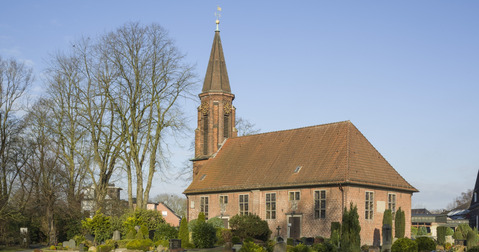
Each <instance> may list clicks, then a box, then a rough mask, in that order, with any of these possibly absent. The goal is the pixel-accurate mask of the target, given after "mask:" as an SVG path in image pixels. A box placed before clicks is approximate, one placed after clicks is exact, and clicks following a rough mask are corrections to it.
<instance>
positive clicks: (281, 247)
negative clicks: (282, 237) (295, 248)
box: [273, 241, 286, 252]
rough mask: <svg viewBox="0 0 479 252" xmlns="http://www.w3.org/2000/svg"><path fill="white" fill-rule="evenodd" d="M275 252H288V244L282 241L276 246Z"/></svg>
mask: <svg viewBox="0 0 479 252" xmlns="http://www.w3.org/2000/svg"><path fill="white" fill-rule="evenodd" d="M273 252H286V242H284V241H280V242H278V243H276V244H275V245H274V250H273Z"/></svg>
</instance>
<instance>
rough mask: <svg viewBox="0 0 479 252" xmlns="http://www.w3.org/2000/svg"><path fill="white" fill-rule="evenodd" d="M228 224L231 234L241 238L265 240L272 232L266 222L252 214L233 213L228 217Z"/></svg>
mask: <svg viewBox="0 0 479 252" xmlns="http://www.w3.org/2000/svg"><path fill="white" fill-rule="evenodd" d="M230 226H231V230H232V232H233V234H234V235H236V236H239V237H240V238H242V239H245V238H247V237H251V238H253V239H257V240H262V241H267V240H268V239H269V237H270V236H271V233H272V232H271V230H270V229H269V226H268V223H267V222H266V221H265V220H262V219H261V218H260V217H259V216H257V215H254V214H248V215H235V216H233V217H232V218H231V219H230Z"/></svg>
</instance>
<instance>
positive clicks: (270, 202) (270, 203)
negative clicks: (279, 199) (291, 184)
mask: <svg viewBox="0 0 479 252" xmlns="http://www.w3.org/2000/svg"><path fill="white" fill-rule="evenodd" d="M266 219H267V220H271V219H276V193H267V194H266Z"/></svg>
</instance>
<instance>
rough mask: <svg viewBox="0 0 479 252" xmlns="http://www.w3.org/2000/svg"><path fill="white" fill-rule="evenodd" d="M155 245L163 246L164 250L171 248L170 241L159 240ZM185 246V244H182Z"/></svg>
mask: <svg viewBox="0 0 479 252" xmlns="http://www.w3.org/2000/svg"><path fill="white" fill-rule="evenodd" d="M154 244H155V247H158V246H160V245H161V246H163V247H164V248H169V247H170V242H169V241H168V240H158V241H156V242H154ZM181 245H183V244H181Z"/></svg>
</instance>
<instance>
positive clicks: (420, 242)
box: [416, 237, 436, 251]
mask: <svg viewBox="0 0 479 252" xmlns="http://www.w3.org/2000/svg"><path fill="white" fill-rule="evenodd" d="M416 243H417V249H418V250H419V251H433V250H435V249H436V243H435V242H434V240H433V239H431V238H429V237H419V238H417V239H416Z"/></svg>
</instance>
